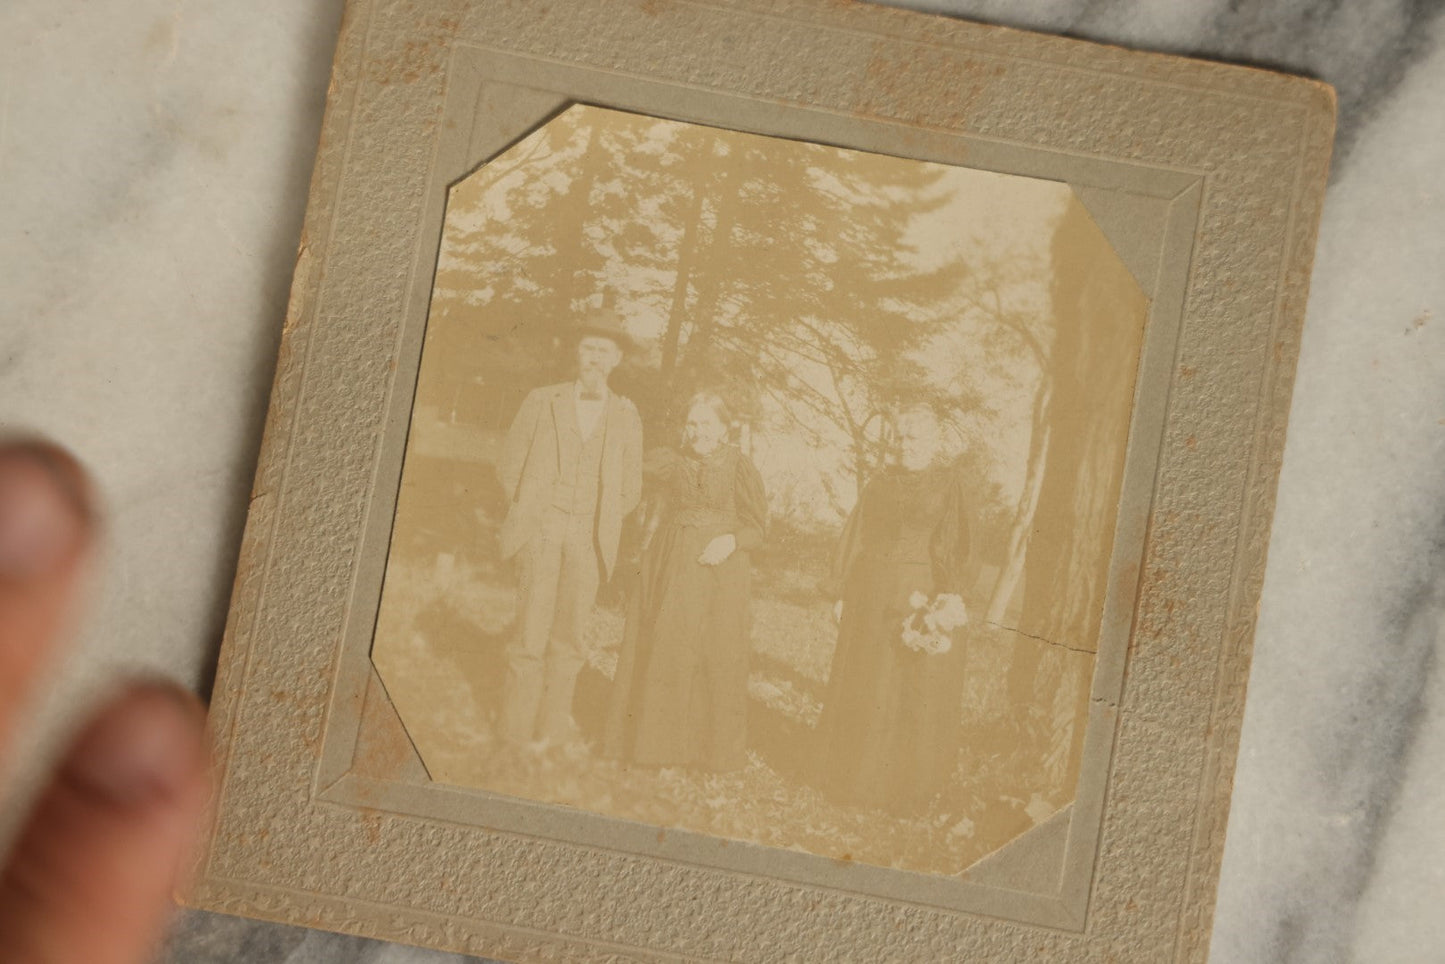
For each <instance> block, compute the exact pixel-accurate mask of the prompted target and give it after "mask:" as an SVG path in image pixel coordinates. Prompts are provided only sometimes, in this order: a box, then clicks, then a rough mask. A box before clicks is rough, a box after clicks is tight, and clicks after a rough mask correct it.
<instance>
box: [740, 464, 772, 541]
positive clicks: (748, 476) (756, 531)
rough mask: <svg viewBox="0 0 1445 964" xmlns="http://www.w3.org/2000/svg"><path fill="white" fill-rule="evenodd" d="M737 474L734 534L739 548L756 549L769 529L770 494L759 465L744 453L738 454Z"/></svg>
mask: <svg viewBox="0 0 1445 964" xmlns="http://www.w3.org/2000/svg"><path fill="white" fill-rule="evenodd" d="M736 474H737V480H736V483H735V484H736V486H737V491H736V495H735V498H736V500H737V510H738V531H737V532H735V533H734V534H733V535H734V537H735V538H736V539H737V542H738V548H739V549H744V550H746V549H755V548H757V547H758V546H759V545H761V544H762V542H763V533H765V532H766V531H767V529H768V495H767V493H766V492H765V491H763V477H762V475H760V474H759V473H758V469H757V466H755V465H753V462H752V459H749V458H748V457H747V456H746V455H743V454H742V453H739V454H738V459H737V473H736Z"/></svg>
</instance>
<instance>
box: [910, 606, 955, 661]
mask: <svg viewBox="0 0 1445 964" xmlns="http://www.w3.org/2000/svg"><path fill="white" fill-rule="evenodd" d="M908 605H910V606H912V607H913V612H911V613H909V614H908V616H907V617H905V618H904V620H903V645H904V646H907V647H908V648H909V649H911V650H914V651H915V652H920V653H928V654H930V655H933V656H938V655H940V654H942V653H946V652H948V651H949V650H950V649H952V648H953V631H954V630H956V629H958V628H959V627H961V626H963V625H964V624H965V623H967V622H968V610H967V609H965V608H964V605H963V599H962V598H960V597H959V596H958V595H957V594H955V593H951V592H944V593H939V594H938V595H937V596H934V597H933V598H932V599H929V598H928V595H927V594H926V593H922V592H914V593H913V595H911V596H909V597H908Z"/></svg>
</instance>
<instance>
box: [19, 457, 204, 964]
mask: <svg viewBox="0 0 1445 964" xmlns="http://www.w3.org/2000/svg"><path fill="white" fill-rule="evenodd" d="M87 490H88V486H87V483H86V481H85V476H84V473H83V472H82V471H81V469H80V467H79V466H78V465H77V464H76V462H75V461H74V460H73V459H72V458H70V456H68V455H66V454H65V453H64V452H62V451H60V450H59V449H56V448H53V447H51V446H49V445H45V444H42V443H10V444H4V445H0V743H5V742H8V740H9V738H10V737H11V736H12V735H13V731H14V729H15V726H16V724H17V722H18V721H19V718H20V716H21V711H22V710H23V709H24V708H26V707H27V706H28V705H29V703H28V699H29V697H30V696H31V695H32V691H33V690H34V688H35V686H36V684H37V682H38V680H39V677H40V674H41V672H42V671H43V669H44V667H45V666H46V664H48V663H49V662H50V661H51V660H52V658H53V656H54V655H55V651H56V650H57V649H58V647H59V640H60V637H61V635H62V633H63V630H64V629H65V628H66V623H67V622H68V620H69V617H70V615H71V611H72V610H73V608H74V605H75V596H76V592H77V588H78V584H79V582H80V577H81V575H82V571H83V570H84V568H85V566H86V563H87V561H88V559H89V557H90V555H91V549H92V541H93V531H92V525H93V520H92V518H91V508H90V500H89V497H88V491H87ZM203 731H204V714H203V712H202V710H201V707H200V704H199V703H198V702H197V701H196V699H195V698H194V697H193V696H191V695H189V694H187V693H184V692H183V691H181V690H179V689H177V688H175V687H174V686H172V685H170V684H161V683H141V684H132V685H131V686H130V687H128V688H127V689H126V690H125V691H123V692H122V693H120V694H119V695H117V696H115V697H113V698H112V699H111V700H110V701H109V702H108V704H107V705H106V706H105V707H104V708H103V709H101V711H100V712H99V713H97V714H96V715H95V716H94V717H92V718H91V720H90V722H89V723H88V724H87V725H86V726H84V727H83V728H82V730H81V732H80V734H79V736H78V737H77V738H76V739H75V741H74V743H73V744H72V745H71V748H70V750H69V751H68V753H67V754H66V755H65V758H64V759H63V760H62V762H61V764H60V766H59V768H58V769H57V771H56V772H55V773H54V774H53V775H52V776H51V778H50V783H49V786H48V788H47V789H45V790H44V791H43V792H42V793H41V794H40V796H39V798H38V803H37V804H36V807H35V810H34V812H33V813H32V814H31V815H30V817H29V820H28V822H27V823H26V825H25V828H24V830H23V832H22V834H21V836H20V838H19V839H18V841H17V842H16V844H15V847H14V849H13V850H12V852H11V853H10V854H9V857H8V860H7V862H6V865H5V867H4V869H3V871H0V960H4V961H16V962H25V964H70V962H75V961H84V962H86V964H140V962H142V961H145V960H148V959H149V957H150V954H151V952H152V948H153V945H154V944H155V942H156V940H157V938H158V937H159V936H160V934H161V931H162V929H163V927H164V926H165V923H166V919H167V917H168V916H169V906H170V901H169V898H170V894H171V892H172V890H173V889H174V887H175V884H176V879H177V876H178V874H179V871H180V868H181V865H182V861H183V860H184V859H185V856H186V854H187V852H188V851H189V849H190V847H191V845H192V843H193V842H194V838H195V836H196V833H197V830H198V828H199V822H200V815H201V812H202V810H203V808H204V806H205V800H206V793H207V766H206V744H205V738H204V732H203Z"/></svg>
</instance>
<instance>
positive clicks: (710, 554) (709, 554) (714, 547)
mask: <svg viewBox="0 0 1445 964" xmlns="http://www.w3.org/2000/svg"><path fill="white" fill-rule="evenodd" d="M737 548H738V540H737V536H735V535H733V534H732V533H728V534H727V535H724V536H717V537H715V538H714V539H713V540H712V541H711V542H709V543H708V544H707V548H706V549H704V550H703V551H702V555H700V556H698V557H697V561H698V562H699V563H701V564H702V565H704V566H716V565H718V564H720V563H722V562H725V561H726V560H727V558H728V556H731V555H732V554H733V553H734V552H735V551H737Z"/></svg>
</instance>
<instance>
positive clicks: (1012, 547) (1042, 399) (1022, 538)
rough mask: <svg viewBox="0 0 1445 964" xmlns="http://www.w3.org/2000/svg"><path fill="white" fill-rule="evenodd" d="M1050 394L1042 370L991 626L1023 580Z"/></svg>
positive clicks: (1040, 479) (990, 611)
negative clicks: (1021, 479) (1027, 455)
mask: <svg viewBox="0 0 1445 964" xmlns="http://www.w3.org/2000/svg"><path fill="white" fill-rule="evenodd" d="M1052 395H1053V386H1052V384H1051V376H1050V374H1049V372H1048V370H1047V369H1045V370H1043V371H1041V372H1040V374H1039V390H1038V393H1037V394H1036V395H1035V396H1034V413H1033V433H1032V435H1031V436H1030V438H1029V461H1028V468H1027V470H1026V472H1025V473H1024V488H1023V492H1022V493H1020V494H1019V507H1018V511H1017V512H1016V513H1015V514H1014V521H1013V526H1012V527H1011V528H1010V529H1009V538H1008V548H1007V551H1006V552H1005V554H1004V562H1003V566H1002V568H1001V569H1000V571H999V574H998V581H997V582H996V583H994V589H993V594H992V595H991V596H990V597H989V602H988V612H987V613H986V614H985V616H984V618H985V619H986V620H988V621H989V622H991V623H994V624H1002V623H1003V620H1004V616H1005V614H1006V613H1007V612H1008V606H1009V602H1010V601H1011V600H1012V599H1013V595H1014V591H1015V590H1016V589H1017V588H1018V584H1019V580H1020V579H1021V578H1023V574H1024V561H1025V559H1026V557H1027V555H1028V547H1029V534H1030V533H1031V532H1032V531H1033V525H1034V513H1035V512H1037V511H1038V506H1039V494H1040V493H1041V492H1042V491H1043V484H1044V466H1045V464H1046V463H1047V461H1048V456H1049V436H1050V434H1051V432H1052V426H1050V425H1049V421H1048V411H1049V400H1050V398H1051V397H1052Z"/></svg>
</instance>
